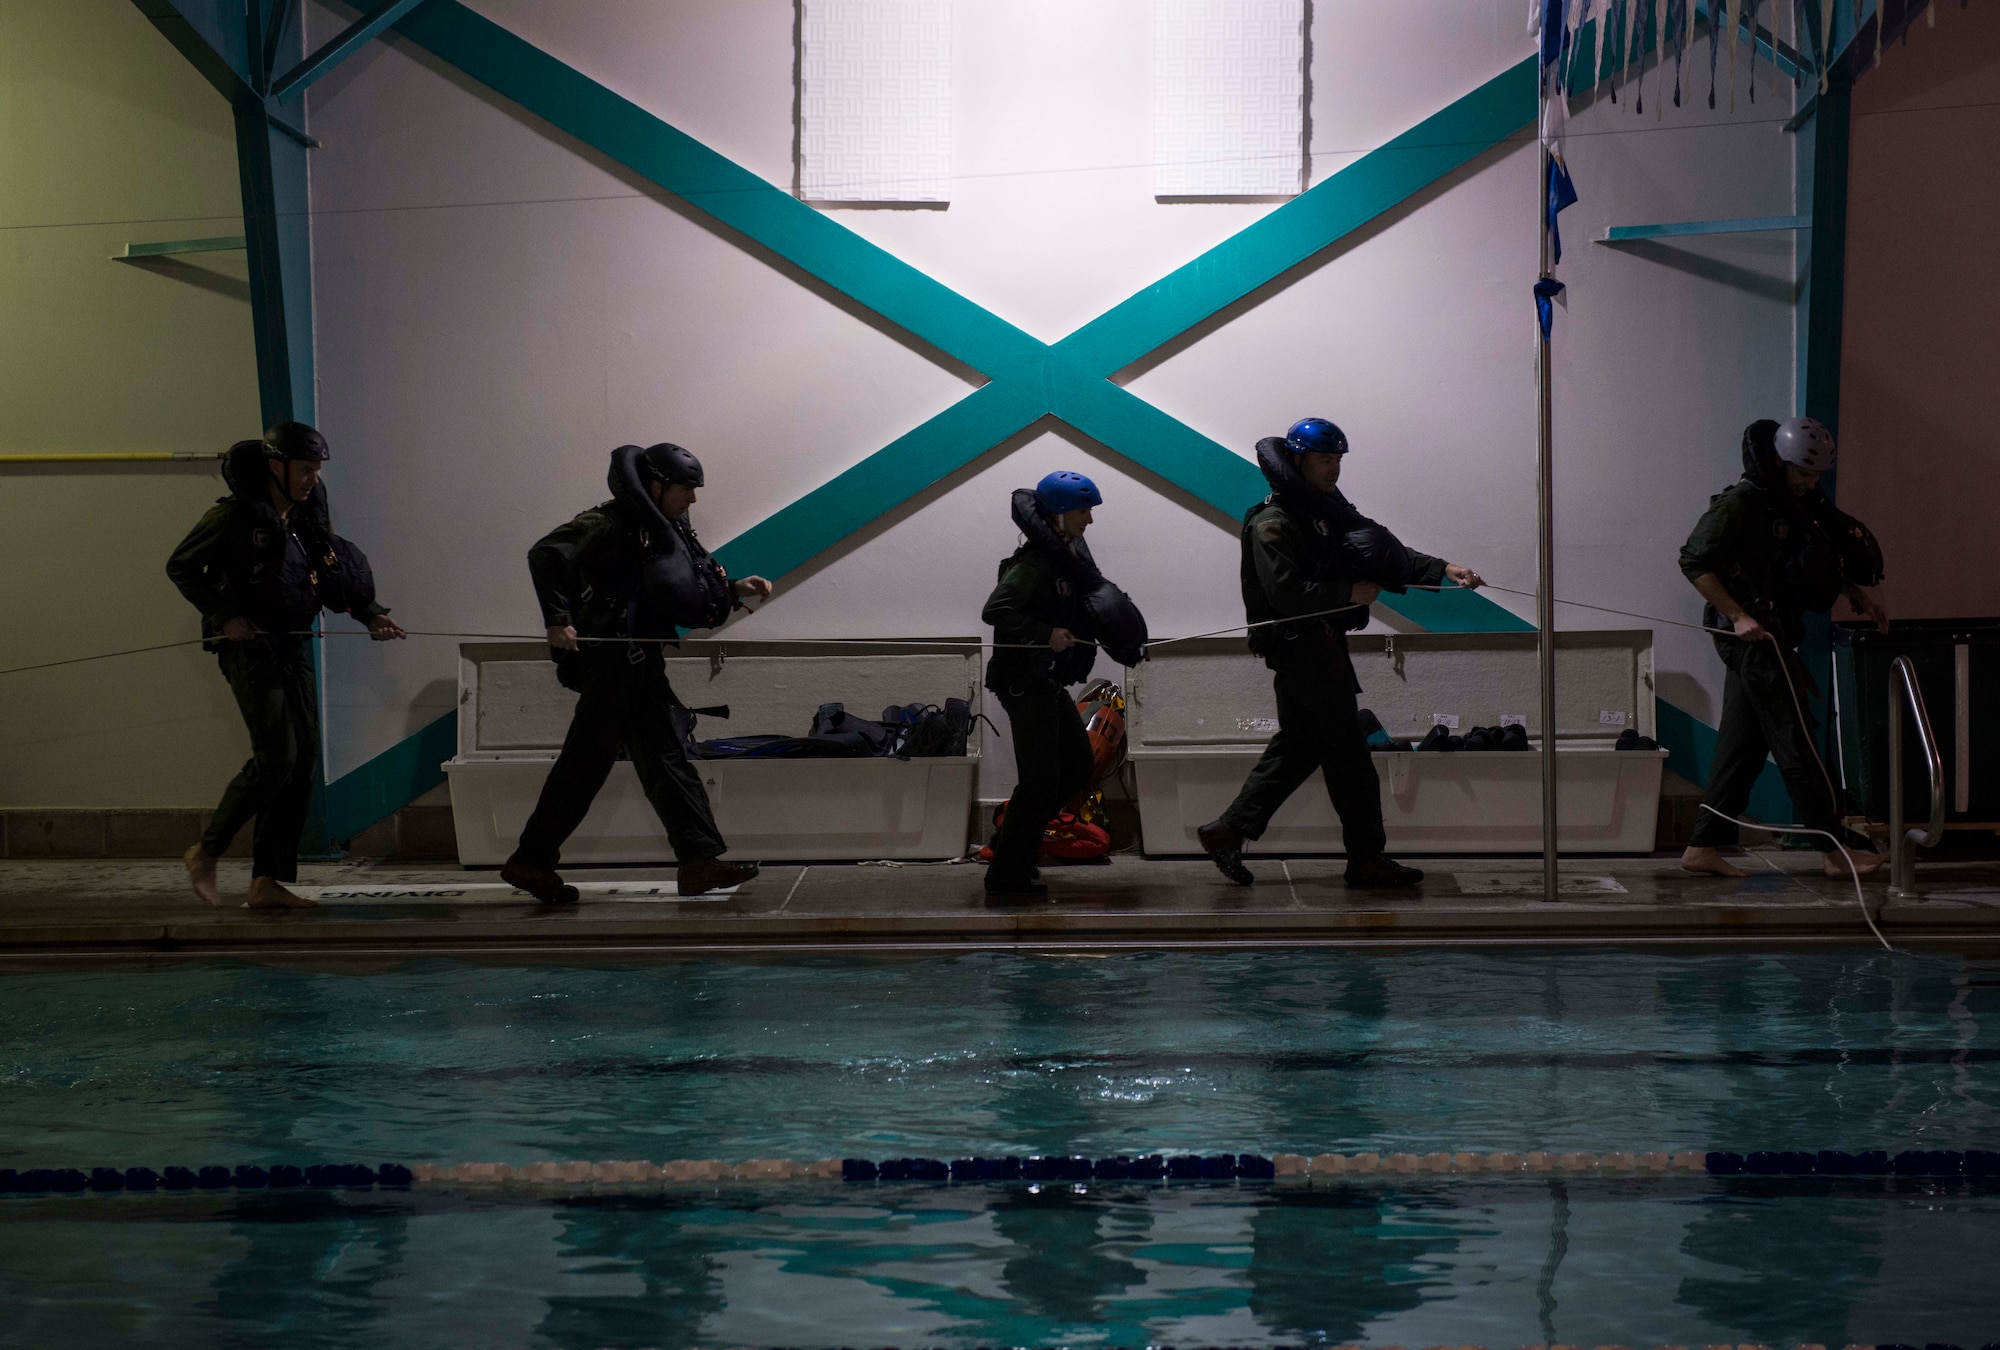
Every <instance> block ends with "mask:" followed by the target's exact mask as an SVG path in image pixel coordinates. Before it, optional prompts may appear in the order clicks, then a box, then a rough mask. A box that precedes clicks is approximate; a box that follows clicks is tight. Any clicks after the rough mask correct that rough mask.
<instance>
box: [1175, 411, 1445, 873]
mask: <svg viewBox="0 0 2000 1350" xmlns="http://www.w3.org/2000/svg"><path fill="white" fill-rule="evenodd" d="M1346 454H1347V437H1346V435H1345V434H1344V433H1342V431H1341V430H1340V428H1339V427H1337V426H1335V425H1334V424H1333V423H1331V422H1329V421H1327V420H1326V419H1325V418H1323V417H1308V418H1306V419H1305V420H1304V421H1302V422H1298V423H1296V424H1294V425H1293V427H1292V429H1291V431H1290V432H1289V433H1287V434H1286V435H1285V436H1284V437H1283V438H1282V439H1281V438H1279V437H1275V436H1274V437H1267V438H1266V439H1264V440H1262V441H1259V442H1258V443H1257V466H1258V468H1260V469H1261V470H1263V472H1264V477H1265V479H1266V480H1267V481H1268V482H1269V483H1270V484H1271V495H1270V496H1268V497H1266V498H1265V499H1264V500H1263V501H1261V502H1259V503H1257V505H1255V506H1253V507H1251V508H1250V510H1249V512H1248V513H1247V514H1246V515H1245V516H1244V517H1243V563H1242V571H1241V580H1242V586H1243V609H1244V613H1245V616H1246V617H1247V618H1248V620H1249V622H1250V623H1251V624H1253V625H1256V626H1254V627H1252V628H1251V630H1250V650H1252V651H1253V652H1256V653H1257V654H1258V655H1259V656H1261V657H1263V658H1264V664H1265V665H1267V666H1269V667H1270V668H1271V671H1272V683H1273V685H1274V686H1275V687H1276V690H1277V696H1278V734H1277V735H1275V736H1273V737H1272V738H1271V743H1270V745H1269V746H1267V747H1266V748H1265V750H1264V755H1263V758H1262V759H1260V760H1258V761H1257V765H1256V767H1255V768H1253V769H1251V771H1250V777H1249V779H1248V780H1247V781H1245V783H1244V784H1243V790H1242V791H1241V792H1239V793H1237V794H1236V800H1235V801H1234V802H1232V803H1230V806H1229V809H1228V810H1227V811H1224V812H1223V813H1222V815H1221V816H1220V817H1219V818H1218V819H1216V820H1213V821H1211V822H1209V823H1208V824H1206V825H1204V826H1202V827H1201V829H1200V830H1199V831H1197V835H1198V837H1199V838H1200V840H1201V845H1202V847H1203V848H1204V849H1206V850H1207V851H1208V856H1209V857H1210V858H1211V859H1212V860H1213V861H1214V863H1215V865H1216V867H1217V868H1219V869H1220V870H1221V872H1222V874H1223V875H1224V876H1226V877H1228V878H1229V879H1230V880H1231V881H1233V882H1235V883H1237V884H1238V885H1239V886H1248V885H1250V884H1251V883H1252V882H1253V881H1255V880H1256V878H1255V877H1254V876H1252V874H1251V872H1250V869H1249V868H1248V867H1246V866H1244V864H1243V845H1244V843H1245V842H1246V841H1248V840H1253V839H1258V838H1261V837H1262V836H1263V833H1264V829H1265V827H1266V826H1268V825H1269V824H1270V823H1271V817H1272V816H1273V815H1275V814H1277V810H1278V808H1279V807H1280V806H1283V805H1284V803H1285V799H1286V798H1288V797H1290V796H1291V795H1292V793H1293V792H1294V791H1295V790H1296V789H1297V788H1298V787H1299V785H1300V784H1302V783H1304V782H1305V780H1306V779H1307V778H1309V777H1311V776H1312V774H1313V772H1314V771H1315V770H1317V771H1318V772H1319V773H1320V775H1321V776H1322V777H1323V778H1325V780H1326V790H1327V795H1328V796H1330V797H1331V798H1332V799H1333V809H1334V811H1335V813H1336V814H1338V815H1339V817H1340V828H1341V834H1342V837H1343V839H1344V840H1345V843H1346V847H1347V876H1346V880H1347V884H1348V885H1349V886H1354V887H1370V888H1373V887H1395V886H1414V885H1416V884H1417V883H1419V882H1421V881H1422V880H1423V879H1424V874H1423V873H1422V872H1421V871H1419V870H1418V869H1416V868H1414V867H1404V866H1402V865H1401V864H1399V863H1397V862H1395V861H1394V860H1393V859H1391V858H1390V857H1389V856H1388V854H1387V852H1386V850H1387V847H1388V840H1387V837H1386V835H1385V833H1384V830H1383V826H1382V789H1381V784H1380V780H1379V779H1378V778H1377V777H1376V775H1375V765H1374V762H1373V760H1372V759H1371V757H1370V753H1369V749H1368V741H1367V733H1366V732H1364V731H1363V730H1362V728H1361V724H1360V721H1359V719H1358V716H1357V713H1358V709H1357V707H1356V703H1355V695H1357V694H1358V693H1360V692H1361V684H1360V681H1359V680H1358V679H1357V678H1356V677H1355V674H1354V664H1353V662H1352V661H1351V660H1349V658H1348V652H1347V634H1348V632H1349V631H1350V630H1352V629H1356V628H1360V627H1362V626H1363V625H1365V624H1366V623H1367V622H1368V606H1369V605H1370V604H1371V603H1373V601H1374V599H1375V597H1376V596H1377V595H1379V594H1380V593H1381V592H1382V591H1383V590H1385V589H1387V590H1398V591H1400V590H1402V589H1404V588H1406V587H1409V586H1435V585H1437V584H1438V583H1439V582H1441V581H1443V580H1445V579H1447V578H1449V579H1450V580H1451V581H1453V582H1455V583H1457V584H1458V585H1460V586H1466V587H1473V586H1479V585H1481V584H1483V583H1482V580H1481V578H1480V576H1479V574H1478V573H1477V572H1474V571H1473V570H1472V569H1471V568H1469V567H1460V566H1458V565H1457V564H1456V563H1448V562H1445V561H1444V560H1443V559H1441V558H1432V557H1429V556H1427V555H1425V554H1422V553H1418V552H1417V551H1415V550H1414V549H1406V548H1404V547H1403V545H1402V544H1401V543H1399V542H1398V541H1397V540H1396V538H1395V536H1394V535H1392V534H1390V533H1389V532H1388V531H1387V530H1385V529H1383V528H1382V527H1381V526H1379V525H1377V524H1375V522H1373V521H1371V520H1369V519H1368V518H1367V517H1365V516H1363V515H1362V514H1361V513H1360V512H1358V511H1356V510H1355V509H1354V508H1353V506H1351V505H1350V504H1349V503H1348V501H1347V499H1346V498H1345V497H1343V496H1342V495H1341V494H1340V491H1339V489H1338V488H1337V487H1336V486H1335V484H1337V483H1338V482H1339V481H1340V463H1341V458H1342V457H1343V456H1344V455H1346ZM1328 611H1338V612H1333V613H1329V612H1328Z"/></svg>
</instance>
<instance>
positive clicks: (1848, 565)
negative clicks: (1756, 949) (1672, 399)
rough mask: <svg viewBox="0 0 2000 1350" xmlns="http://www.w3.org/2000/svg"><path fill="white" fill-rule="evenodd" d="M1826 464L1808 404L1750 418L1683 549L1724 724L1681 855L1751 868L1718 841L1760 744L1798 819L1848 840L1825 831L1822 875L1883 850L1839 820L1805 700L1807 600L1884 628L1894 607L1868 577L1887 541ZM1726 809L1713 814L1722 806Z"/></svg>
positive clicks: (1754, 770)
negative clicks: (1849, 508) (1830, 495)
mask: <svg viewBox="0 0 2000 1350" xmlns="http://www.w3.org/2000/svg"><path fill="white" fill-rule="evenodd" d="M1833 464H1834V444H1833V433H1832V432H1830V431H1828V430H1827V429H1826V428H1825V427H1824V426H1822V425H1821V424H1820V423H1818V422H1816V421H1814V420H1813V419H1812V418H1810V417H1794V418H1790V419H1788V420H1786V421H1784V422H1774V421H1772V420H1770V419H1769V418H1765V419H1763V420H1761V421H1757V422H1752V423H1751V424H1750V425H1749V426H1748V427H1747V428H1745V429H1744V432H1743V477H1742V478H1741V479H1740V480H1738V481H1737V482H1736V483H1735V484H1734V485H1733V486H1731V487H1730V489H1729V490H1728V491H1727V492H1724V493H1722V494H1720V495H1719V496H1717V497H1716V498H1715V499H1714V501H1713V502H1711V503H1710V504H1709V508H1708V510H1707V511H1706V512H1705V513H1704V514H1703V515H1702V518H1701V519H1700V520H1699V521H1698V522H1696V524H1695V527H1694V533H1692V534H1690V535H1689V536H1688V541H1687V543H1686V544H1685V545H1683V546H1682V548H1681V559H1680V561H1681V572H1682V573H1683V574H1684V575H1686V577H1687V579H1688V581H1689V582H1690V583H1692V584H1693V586H1694V588H1695V589H1696V590H1697V591H1699V592H1701V596H1702V598H1703V599H1704V600H1706V601H1708V605H1707V608H1706V609H1705V611H1704V612H1703V615H1702V622H1703V623H1704V624H1705V625H1707V626H1708V627H1710V628H1715V629H1723V628H1726V629H1728V630H1730V631H1729V632H1728V633H1727V634H1724V633H1720V632H1718V633H1716V634H1715V636H1714V638H1713V639H1712V641H1714V643H1715V650H1716V653H1717V654H1718V655H1719V656H1721V657H1722V664H1723V666H1724V668H1725V669H1726V671H1727V674H1725V675H1724V677H1723V683H1722V724H1721V725H1720V726H1719V727H1718V728H1717V729H1716V735H1715V760H1714V763H1713V764H1712V765H1711V766H1710V768H1709V773H1708V791H1707V792H1706V793H1705V794H1704V795H1703V797H1702V805H1703V806H1706V807H1708V808H1710V809H1709V810H1704V811H1697V812H1696V813H1695V817H1696V818H1695V823H1694V830H1693V833H1692V834H1691V835H1690V836H1689V840H1688V846H1687V851H1686V852H1685V853H1683V854H1682V855H1681V866H1682V867H1683V868H1685V869H1686V870H1688V871H1690V872H1699V873H1705V874H1707V875H1709V876H1718V877H1741V876H1748V875H1749V873H1747V872H1745V871H1744V870H1743V869H1742V868H1740V867H1737V866H1736V865H1735V864H1734V863H1732V862H1730V861H1729V860H1728V859H1726V858H1724V857H1723V856H1722V854H1721V853H1720V852H1719V850H1721V849H1724V848H1731V847H1734V846H1735V844H1736V841H1737V827H1736V825H1735V823H1734V822H1733V821H1731V820H1728V819H1725V817H1731V816H1740V815H1742V814H1743V811H1744V808H1745V807H1747V806H1748V805H1749V804H1750V792H1751V789H1752V788H1753V787H1754V786H1755V785H1756V782H1757V779H1758V776H1759V775H1761V774H1762V773H1763V771H1764V757H1765V754H1766V753H1767V752H1768V753H1769V755H1770V757H1771V758H1772V759H1774V760H1776V761H1777V765H1778V772H1779V773H1780V774H1782V775H1783V777H1784V780H1785V788H1786V790H1787V791H1789V792H1790V793H1791V796H1792V806H1793V808H1794V809H1795V810H1796V811H1797V812H1798V823H1799V824H1800V825H1803V826H1805V827H1806V828H1807V829H1811V830H1824V831H1826V832H1827V833H1828V834H1831V835H1833V836H1835V837H1836V838H1838V839H1840V840H1841V842H1842V843H1843V844H1846V845H1847V846H1848V847H1847V854H1846V856H1843V855H1842V853H1841V850H1840V849H1838V848H1835V847H1833V846H1832V841H1831V840H1828V841H1826V843H1827V845H1828V846H1827V847H1826V848H1825V849H1824V850H1823V851H1822V852H1823V856H1822V859H1821V861H1822V863H1823V864H1824V870H1825V872H1826V874H1827V875H1828V876H1830V877H1845V876H1847V875H1849V863H1848V859H1849V858H1852V860H1853V868H1854V871H1855V872H1857V873H1859V874H1860V875H1862V876H1866V875H1868V874H1869V873H1870V872H1873V871H1875V870H1877V869H1878V868H1880V867H1881V866H1882V862H1883V858H1882V855H1880V854H1879V853H1876V852H1874V850H1873V849H1872V848H1871V847H1870V846H1869V844H1868V841H1867V840H1865V839H1863V838H1861V837H1860V836H1859V835H1856V834H1853V833H1851V832H1850V831H1848V830H1846V829H1844V828H1843V827H1842V826H1841V823H1840V809H1839V803H1838V800H1837V798H1836V795H1835V793H1834V788H1833V780H1832V776H1831V775H1830V774H1828V773H1827V772H1826V767H1825V765H1824V764H1823V763H1821V762H1820V759H1819V756H1818V753H1817V752H1816V751H1815V750H1814V749H1813V743H1812V724H1811V722H1810V720H1809V715H1808V713H1807V711H1806V701H1805V700H1806V696H1807V692H1808V691H1809V690H1810V689H1811V688H1812V682H1811V681H1810V679H1809V678H1808V677H1807V675H1806V669H1805V666H1804V664H1803V663H1801V662H1800V660H1799V655H1798V651H1797V648H1798V645H1799V642H1800V640H1801V639H1802V638H1804V636H1805V620H1804V614H1805V611H1806V610H1809V609H1812V610H1825V609H1829V608H1831V607H1832V605H1833V602H1834V601H1835V600H1836V599H1838V598H1840V597H1841V596H1843V595H1844V596H1846V597H1847V601H1848V603H1849V604H1851V605H1853V606H1854V610H1855V612H1856V613H1857V614H1861V615H1865V616H1866V617H1868V618H1870V619H1873V620H1874V621H1875V623H1876V625H1877V626H1878V627H1879V628H1881V629H1882V630H1883V631H1885V632H1886V631H1887V630H1888V627H1889V616H1888V613H1887V611H1885V610H1884V609H1883V608H1882V602H1881V601H1880V600H1879V599H1877V598H1876V596H1875V594H1874V592H1873V591H1872V590H1870V589H1869V588H1870V587H1873V586H1876V585H1879V584H1880V583H1881V581H1882V550H1881V547H1880V546H1879V545H1877V544H1876V542H1875V537H1874V536H1873V535H1872V534H1870V533H1869V532H1868V527H1867V526H1865V525H1863V524H1862V523H1861V522H1860V521H1858V520H1856V519H1854V517H1852V516H1849V515H1847V514H1845V513H1843V512H1841V511H1840V510H1838V509H1836V508H1835V507H1834V505H1833V503H1832V502H1830V501H1828V500H1827V499H1826V497H1825V495H1824V494H1822V493H1821V492H1820V490H1819V479H1820V475H1821V474H1823V473H1826V472H1828V471H1829V470H1831V469H1832V468H1833ZM1718 812H1719V813H1720V814H1717V813H1718Z"/></svg>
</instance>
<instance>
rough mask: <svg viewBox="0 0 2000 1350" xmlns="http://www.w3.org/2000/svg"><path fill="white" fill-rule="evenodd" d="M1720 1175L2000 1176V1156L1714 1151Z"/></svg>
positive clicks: (1712, 1168)
mask: <svg viewBox="0 0 2000 1350" xmlns="http://www.w3.org/2000/svg"><path fill="white" fill-rule="evenodd" d="M1708 1174H1709V1175H1710V1176H1715V1177H1743V1176H1749V1177H1892V1176H1893V1177H2000V1152H1994V1151H1992V1150H1990V1149H1968V1150H1966V1151H1964V1152H1960V1151H1958V1150H1956V1149H1914V1150H1910V1151H1907V1152H1903V1153H1898V1154H1895V1155H1893V1156H1891V1155H1890V1154H1888V1153H1886V1152H1884V1151H1883V1150H1881V1149H1874V1150H1871V1151H1869V1152H1865V1153H1842V1152H1838V1151H1835V1150H1833V1149H1821V1150H1820V1151H1819V1152H1817V1153H1806V1152H1756V1153H1711V1154H1709V1155H1708Z"/></svg>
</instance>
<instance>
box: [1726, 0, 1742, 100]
mask: <svg viewBox="0 0 2000 1350" xmlns="http://www.w3.org/2000/svg"><path fill="white" fill-rule="evenodd" d="M1744 3H1745V0H1736V14H1735V21H1734V22H1732V23H1730V24H1729V25H1728V28H1729V111H1731V112H1735V111H1736V58H1737V57H1738V55H1740V54H1741V53H1742V50H1743V40H1742V39H1741V38H1740V37H1738V36H1737V32H1736V30H1737V29H1738V28H1739V27H1740V26H1741V25H1742V21H1743V6H1744Z"/></svg>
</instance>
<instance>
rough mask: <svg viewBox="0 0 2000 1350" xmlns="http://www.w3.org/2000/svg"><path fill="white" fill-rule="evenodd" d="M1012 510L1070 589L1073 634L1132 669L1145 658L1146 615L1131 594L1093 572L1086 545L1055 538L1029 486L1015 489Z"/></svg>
mask: <svg viewBox="0 0 2000 1350" xmlns="http://www.w3.org/2000/svg"><path fill="white" fill-rule="evenodd" d="M1012 507H1013V513H1014V524H1015V525H1016V526H1018V527H1019V528H1020V531H1021V533H1022V534H1024V535H1026V536H1027V537H1028V542H1029V543H1030V544H1032V545H1034V546H1035V547H1036V548H1037V549H1039V550H1041V551H1042V552H1044V553H1047V554H1048V555H1049V556H1050V557H1051V558H1053V559H1055V563H1056V566H1057V567H1058V568H1060V569H1061V570H1062V573H1063V575H1064V576H1066V577H1068V578H1069V581H1070V584H1071V585H1072V586H1073V587H1074V589H1075V591H1076V595H1077V599H1078V606H1077V608H1078V614H1079V618H1078V630H1077V636H1078V637H1080V638H1082V639H1083V640H1084V641H1086V642H1094V643H1096V644H1097V645H1098V646H1100V647H1102V648H1103V649H1104V650H1105V651H1106V652H1107V653H1108V654H1109V655H1110V657H1111V659H1112V660H1114V661H1116V662H1117V663H1118V664H1119V665H1121V666H1136V665H1138V664H1139V663H1140V662H1141V661H1143V660H1145V659H1146V642H1147V640H1148V639H1147V633H1146V616H1145V615H1143V614H1141V613H1140V612H1139V607H1138V606H1137V605H1135V604H1133V603H1132V597H1131V596H1129V595H1127V594H1125V592H1124V591H1122V590H1120V589H1119V588H1118V587H1117V586H1116V585H1115V584H1113V583H1112V582H1110V581H1108V580H1106V579H1105V576H1104V574H1103V573H1102V572H1100V571H1098V570H1097V560H1096V559H1095V558H1093V557H1091V556H1090V545H1088V544H1086V543H1084V542H1083V540H1081V539H1076V540H1069V539H1064V538H1063V537H1062V536H1061V535H1059V534H1057V533H1056V528H1055V526H1054V525H1053V524H1051V523H1050V521H1049V518H1048V517H1047V516H1046V515H1044V514H1043V513H1042V512H1041V510H1040V509H1039V508H1038V507H1037V506H1036V503H1035V493H1034V490H1033V489H1032V488H1018V489H1016V490H1015V492H1014V496H1013V503H1012ZM1088 673H1089V672H1088V670H1086V671H1085V672H1084V674H1086V675H1087V674H1088ZM1077 678H1078V679H1081V678H1083V676H1082V675H1079V676H1078V677H1077Z"/></svg>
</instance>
